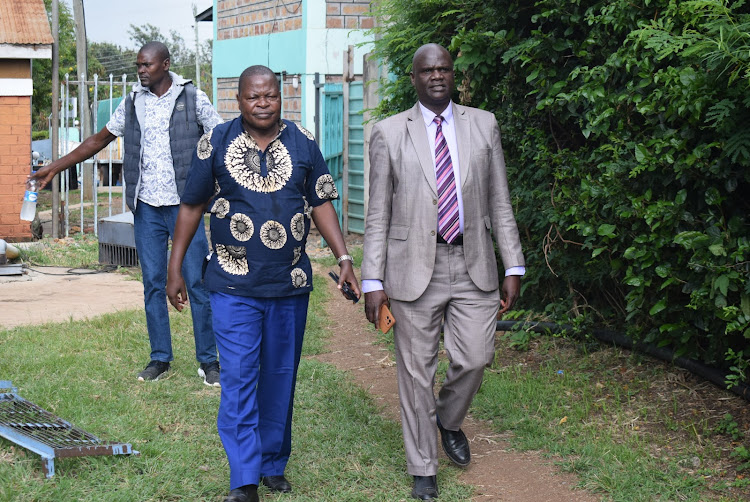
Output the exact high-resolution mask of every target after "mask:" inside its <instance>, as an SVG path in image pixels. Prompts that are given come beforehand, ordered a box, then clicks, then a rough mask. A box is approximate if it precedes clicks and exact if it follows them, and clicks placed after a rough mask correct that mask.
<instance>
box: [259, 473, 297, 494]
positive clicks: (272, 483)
mask: <svg viewBox="0 0 750 502" xmlns="http://www.w3.org/2000/svg"><path fill="white" fill-rule="evenodd" d="M260 480H261V481H262V482H263V484H264V485H266V486H267V487H268V489H269V490H271V491H272V492H281V493H289V492H290V491H292V485H291V484H290V483H289V481H287V480H286V478H285V477H284V475H283V474H282V475H281V476H266V477H263V478H260Z"/></svg>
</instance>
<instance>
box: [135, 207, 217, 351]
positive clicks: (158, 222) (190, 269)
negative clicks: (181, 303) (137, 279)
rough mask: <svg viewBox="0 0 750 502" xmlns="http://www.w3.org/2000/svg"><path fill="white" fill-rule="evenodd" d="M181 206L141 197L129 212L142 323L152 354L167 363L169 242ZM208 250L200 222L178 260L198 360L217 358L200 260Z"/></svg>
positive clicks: (169, 339) (168, 342) (169, 337)
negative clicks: (139, 274) (140, 275)
mask: <svg viewBox="0 0 750 502" xmlns="http://www.w3.org/2000/svg"><path fill="white" fill-rule="evenodd" d="M178 210H179V206H161V207H155V206H149V205H148V204H146V203H145V202H143V201H138V204H137V206H136V208H135V212H134V213H133V225H134V226H133V231H134V233H135V248H136V251H137V252H138V261H139V262H140V263H141V272H142V273H143V299H144V302H145V304H146V326H147V327H148V338H149V342H151V360H153V361H163V362H165V363H168V362H170V361H172V360H173V359H174V356H173V355H172V333H171V331H170V328H169V310H168V308H167V294H166V287H167V246H168V245H169V239H170V238H172V236H173V234H174V226H175V223H176V222H177V212H178ZM207 254H208V241H207V240H206V231H205V229H204V228H203V226H202V225H199V226H198V231H197V232H195V236H194V237H193V240H192V241H191V242H190V246H188V249H187V252H186V253H185V259H184V260H183V262H182V276H183V278H184V279H185V286H186V287H187V291H188V298H189V299H190V313H191V315H192V316H193V337H194V338H195V358H196V359H197V360H198V362H200V363H210V362H213V361H216V340H215V338H214V330H213V326H212V324H211V304H210V303H209V298H208V292H207V291H206V289H205V288H204V287H203V281H202V279H203V260H204V258H205V257H206V255H207Z"/></svg>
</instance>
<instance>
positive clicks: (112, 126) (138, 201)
mask: <svg viewBox="0 0 750 502" xmlns="http://www.w3.org/2000/svg"><path fill="white" fill-rule="evenodd" d="M169 64H170V55H169V49H167V46H166V45H164V44H162V43H161V42H149V43H147V44H146V45H144V46H143V47H141V49H140V51H139V52H138V57H137V60H136V68H137V71H138V79H139V80H140V83H139V84H136V85H135V86H134V87H133V92H131V93H130V94H129V95H128V96H127V98H126V99H124V100H123V101H122V102H121V103H120V105H119V106H118V107H117V109H116V110H115V112H114V114H113V115H112V117H111V119H110V121H109V122H108V123H107V125H106V126H104V127H103V128H102V129H101V130H100V131H99V132H98V133H96V134H94V135H92V136H90V137H88V138H87V139H86V140H85V141H84V142H83V143H81V144H80V145H79V146H78V147H77V148H76V149H75V150H73V151H72V152H70V153H69V154H67V155H65V156H64V157H62V158H60V159H59V160H57V161H55V162H53V163H51V164H49V165H48V166H46V167H44V168H42V169H40V170H38V171H37V172H36V174H34V175H32V177H33V178H37V179H39V181H40V183H41V185H42V187H44V186H45V185H46V184H47V183H49V182H50V181H51V180H52V178H53V177H54V176H55V175H56V174H57V173H59V172H61V171H63V170H65V169H68V168H70V167H72V166H74V165H76V164H78V163H79V162H83V161H84V160H86V159H88V158H90V157H92V156H93V155H94V154H96V153H97V152H99V151H100V150H102V149H103V148H105V147H106V146H107V145H108V144H109V143H111V142H112V141H113V140H114V139H115V138H116V137H118V136H123V137H124V143H125V154H124V159H123V176H124V180H125V199H126V202H127V204H128V207H129V208H130V210H131V211H132V212H133V219H134V231H135V246H136V251H137V253H138V260H139V262H140V264H141V270H142V272H143V291H144V301H145V306H146V323H147V326H148V335H149V341H150V343H151V361H150V362H149V363H148V365H147V366H146V369H144V370H143V371H141V372H140V373H139V374H138V380H141V381H143V380H158V379H159V378H160V377H162V376H163V375H164V374H165V373H167V372H168V371H169V367H170V361H172V360H173V355H172V337H171V331H170V326H169V315H168V314H169V312H168V310H167V304H166V301H165V297H164V296H165V293H164V288H165V285H166V270H167V246H168V244H169V239H170V237H171V236H172V233H173V232H174V225H175V221H176V220H177V212H178V208H179V204H180V195H181V193H182V191H183V190H184V188H185V180H186V179H187V175H188V171H189V169H190V163H191V160H192V153H193V150H194V149H195V145H196V143H197V142H198V139H199V138H200V137H201V135H202V134H204V133H205V132H206V131H210V130H211V129H213V128H214V126H216V125H217V124H220V123H221V122H222V119H221V117H220V116H219V114H218V113H216V110H214V108H213V106H211V102H210V101H209V100H208V96H206V94H205V93H204V92H202V91H200V90H197V89H196V88H195V86H193V84H192V83H191V82H190V81H189V80H185V79H183V78H182V77H180V76H179V75H177V74H175V73H173V72H171V71H169ZM207 254H208V241H207V239H206V233H205V229H204V228H203V227H201V228H200V229H199V231H198V232H196V234H195V237H194V238H193V240H192V242H191V243H190V246H189V248H188V251H187V254H186V256H185V263H184V265H183V270H182V271H183V274H184V275H185V278H186V280H187V283H188V290H189V292H190V305H191V314H192V317H193V334H194V337H195V355H196V359H197V360H198V362H199V363H200V366H199V368H198V374H199V375H200V376H201V377H202V378H203V382H204V383H205V384H206V385H210V386H214V387H219V385H220V384H219V372H220V368H219V362H218V360H217V356H216V341H215V337H214V331H213V326H212V319H211V306H210V304H209V301H208V293H207V292H206V290H205V288H204V287H203V285H202V284H201V275H202V266H203V261H204V258H205V256H206V255H207Z"/></svg>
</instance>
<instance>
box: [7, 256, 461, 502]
mask: <svg viewBox="0 0 750 502" xmlns="http://www.w3.org/2000/svg"><path fill="white" fill-rule="evenodd" d="M66 254H67V253H63V255H66ZM68 265H69V263H68V262H66V265H63V266H68ZM324 280H327V277H326V278H323V277H315V278H314V281H315V285H316V289H315V291H314V292H313V294H312V295H311V301H310V315H309V317H308V328H307V331H306V335H305V336H306V339H305V346H304V349H303V361H302V363H301V365H300V370H299V377H298V384H297V394H296V400H295V420H294V435H293V438H294V450H293V454H292V458H291V461H290V464H289V466H288V469H287V475H288V476H289V478H290V479H291V480H292V482H293V483H294V492H293V493H292V494H286V495H283V496H276V495H272V494H270V493H268V492H267V491H266V490H265V488H261V489H260V490H261V494H262V496H263V498H264V500H284V501H303V500H304V501H310V500H315V501H330V502H335V501H371V500H392V501H397V500H407V499H408V496H409V493H410V490H411V478H410V476H408V475H407V474H406V473H405V468H404V453H403V445H402V441H401V430H400V426H399V425H398V424H397V423H395V422H391V421H388V420H386V419H384V418H382V417H381V416H380V415H379V414H378V411H377V408H376V406H375V405H374V403H373V401H372V400H371V398H370V396H368V395H367V394H366V392H365V391H363V390H362V389H361V388H359V387H357V386H356V385H354V384H353V383H352V381H351V379H350V378H349V377H348V376H347V375H346V374H345V373H343V372H341V371H338V370H336V369H335V368H334V367H333V366H330V365H327V364H323V363H320V362H318V361H316V360H315V359H312V358H310V355H312V354H316V353H320V352H321V351H323V350H325V336H326V333H327V330H326V329H325V326H326V319H325V316H324V314H323V308H322V303H323V302H325V301H326V300H327V298H328V295H327V290H326V288H324V287H322V284H323V283H322V281H324ZM170 320H171V324H172V333H173V345H174V352H175V361H174V362H173V364H172V371H171V372H170V376H169V378H167V379H166V380H163V381H158V382H147V383H143V382H137V381H136V379H135V375H136V373H137V372H138V371H139V370H140V369H142V368H143V366H144V365H145V363H146V362H147V357H148V352H149V346H148V337H147V334H146V322H145V316H144V314H143V312H142V311H141V310H134V311H125V312H118V313H114V314H108V315H104V316H101V317H98V318H95V319H93V320H89V321H81V322H64V323H49V324H46V325H43V326H26V327H17V328H14V329H11V330H0V341H2V343H1V346H2V353H3V357H2V358H0V379H10V380H12V381H13V384H14V385H15V386H16V387H18V388H19V394H20V395H21V396H22V397H24V398H26V399H28V400H29V401H31V402H33V403H35V404H37V405H39V406H41V407H43V408H45V409H47V410H48V411H50V412H52V413H54V414H56V415H57V416H60V417H62V418H64V419H65V420H67V421H69V422H71V423H72V424H74V425H75V426H78V427H80V428H82V429H84V430H86V431H87V432H90V433H92V434H94V435H96V436H98V437H99V438H100V439H102V440H104V441H120V442H128V443H131V444H132V445H133V448H134V449H136V450H138V451H139V452H140V455H139V456H114V457H110V456H105V457H80V458H71V459H58V460H56V461H55V470H56V474H55V476H54V477H53V478H52V479H49V480H46V479H45V478H44V475H43V473H42V469H41V461H40V459H39V456H38V455H36V454H33V453H31V452H28V451H26V450H24V449H23V448H20V447H18V446H16V445H14V444H13V443H11V442H9V441H6V440H4V439H0V501H2V502H5V501H22V500H23V501H52V500H54V501H60V502H66V501H83V500H85V501H102V502H104V501H106V502H113V501H123V502H131V501H136V500H137V501H167V500H190V501H204V500H205V501H219V500H223V498H224V496H226V493H227V491H228V487H229V469H228V464H227V461H226V457H225V454H224V450H223V447H222V445H221V442H220V440H219V437H218V434H217V432H216V422H215V421H216V411H217V408H218V404H219V390H218V389H213V388H209V387H206V386H205V385H203V383H202V382H201V380H200V379H199V378H198V376H197V374H196V369H197V363H196V362H195V360H194V351H195V349H194V345H193V339H192V334H191V329H192V327H191V320H190V314H189V313H188V312H182V313H177V312H174V311H172V312H170ZM456 475H457V470H455V469H441V474H440V483H441V500H445V501H462V500H466V499H467V498H468V497H469V496H470V493H471V488H470V487H467V486H464V485H461V484H459V483H457V482H456V481H455V477H456Z"/></svg>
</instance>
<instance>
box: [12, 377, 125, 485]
mask: <svg viewBox="0 0 750 502" xmlns="http://www.w3.org/2000/svg"><path fill="white" fill-rule="evenodd" d="M8 391H9V392H8ZM0 436H2V437H4V438H6V439H8V440H9V441H11V442H13V443H16V444H17V445H19V446H22V447H24V448H26V449H27V450H31V451H32V452H34V453H36V454H37V455H39V456H41V458H42V467H43V469H44V474H45V475H46V476H47V478H51V477H52V476H54V475H55V458H65V457H86V456H100V455H138V454H139V453H138V452H137V451H135V450H133V448H132V446H131V445H130V444H129V443H111V442H103V441H101V440H100V439H99V438H97V437H96V436H94V435H93V434H90V433H88V432H86V431H84V430H82V429H79V428H78V427H75V426H73V425H72V424H71V423H69V422H67V421H65V420H63V419H62V418H60V417H57V416H55V415H53V414H52V413H50V412H48V411H46V410H44V409H42V408H40V407H39V406H37V405H36V404H34V403H32V402H29V401H27V400H26V399H24V398H22V397H21V396H19V395H18V390H17V389H16V388H15V387H13V386H12V384H11V382H9V381H7V380H0Z"/></svg>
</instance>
